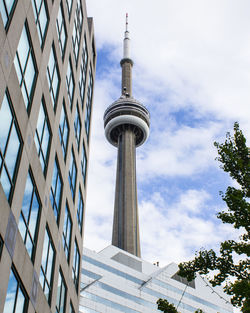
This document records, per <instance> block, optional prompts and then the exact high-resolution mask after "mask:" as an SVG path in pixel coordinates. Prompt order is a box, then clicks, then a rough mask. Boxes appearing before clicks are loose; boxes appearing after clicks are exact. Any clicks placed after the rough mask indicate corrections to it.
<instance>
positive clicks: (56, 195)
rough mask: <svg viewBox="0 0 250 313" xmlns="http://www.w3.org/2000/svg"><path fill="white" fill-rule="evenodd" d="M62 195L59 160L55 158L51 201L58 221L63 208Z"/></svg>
mask: <svg viewBox="0 0 250 313" xmlns="http://www.w3.org/2000/svg"><path fill="white" fill-rule="evenodd" d="M61 196H62V178H61V173H60V169H59V167H58V163H57V160H55V166H54V172H53V177H52V183H51V188H50V201H51V205H52V209H53V211H54V214H55V218H56V220H57V223H58V222H59V214H60V209H61Z"/></svg>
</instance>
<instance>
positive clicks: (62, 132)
mask: <svg viewBox="0 0 250 313" xmlns="http://www.w3.org/2000/svg"><path fill="white" fill-rule="evenodd" d="M59 138H60V142H61V146H62V151H63V156H64V159H65V157H66V153H67V147H68V139H69V122H68V118H67V115H66V112H65V104H64V101H63V106H62V112H61V118H60V124H59Z"/></svg>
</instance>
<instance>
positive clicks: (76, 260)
mask: <svg viewBox="0 0 250 313" xmlns="http://www.w3.org/2000/svg"><path fill="white" fill-rule="evenodd" d="M79 267H80V252H79V248H78V245H77V242H76V240H75V246H74V259H73V266H72V279H73V282H74V285H75V288H76V291H77V292H78V283H79Z"/></svg>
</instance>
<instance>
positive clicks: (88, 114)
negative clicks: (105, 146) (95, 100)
mask: <svg viewBox="0 0 250 313" xmlns="http://www.w3.org/2000/svg"><path fill="white" fill-rule="evenodd" d="M92 94H93V75H92V69H91V68H90V71H89V85H88V92H87V101H86V108H85V130H86V134H87V138H88V140H89V127H90V118H91V110H92Z"/></svg>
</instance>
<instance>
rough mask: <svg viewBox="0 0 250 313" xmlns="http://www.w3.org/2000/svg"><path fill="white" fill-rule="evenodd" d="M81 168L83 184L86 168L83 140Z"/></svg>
mask: <svg viewBox="0 0 250 313" xmlns="http://www.w3.org/2000/svg"><path fill="white" fill-rule="evenodd" d="M81 168H82V178H83V182H84V185H85V181H86V170H87V156H86V149H85V144H84V141H83V144H82V159H81Z"/></svg>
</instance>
